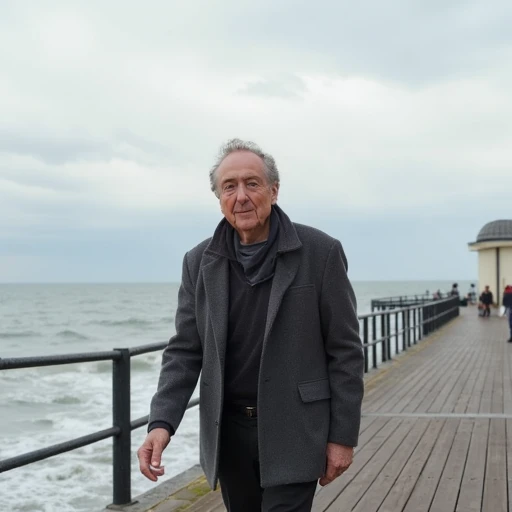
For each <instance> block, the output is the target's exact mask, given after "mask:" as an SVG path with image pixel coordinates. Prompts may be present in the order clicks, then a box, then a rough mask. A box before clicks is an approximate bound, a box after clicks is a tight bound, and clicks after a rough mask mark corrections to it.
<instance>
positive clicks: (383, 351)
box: [380, 315, 388, 363]
mask: <svg viewBox="0 0 512 512" xmlns="http://www.w3.org/2000/svg"><path fill="white" fill-rule="evenodd" d="M385 336H386V319H385V318H384V315H381V317H380V338H381V339H382V343H381V344H380V346H381V359H382V362H383V363H385V362H386V361H387V360H388V358H387V355H388V354H387V352H388V349H387V346H386V338H385Z"/></svg>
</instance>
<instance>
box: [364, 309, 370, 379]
mask: <svg viewBox="0 0 512 512" xmlns="http://www.w3.org/2000/svg"><path fill="white" fill-rule="evenodd" d="M363 347H364V373H368V369H369V368H368V318H363Z"/></svg>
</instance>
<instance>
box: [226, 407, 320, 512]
mask: <svg viewBox="0 0 512 512" xmlns="http://www.w3.org/2000/svg"><path fill="white" fill-rule="evenodd" d="M257 421H258V420H257V419H256V418H247V417H245V416H243V415H242V414H240V413H231V412H229V413H225V414H224V416H223V419H222V434H221V435H222V437H221V447H220V461H219V482H220V488H221V492H222V498H223V500H224V504H225V505H226V509H227V510H228V512H310V511H311V506H312V503H313V498H314V495H315V490H316V483H317V482H316V480H315V481H314V482H305V483H299V484H289V485H277V486H275V487H268V488H265V489H262V487H261V480H260V466H259V457H258V429H257V425H258V423H257Z"/></svg>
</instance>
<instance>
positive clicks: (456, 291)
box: [450, 283, 459, 297]
mask: <svg viewBox="0 0 512 512" xmlns="http://www.w3.org/2000/svg"><path fill="white" fill-rule="evenodd" d="M450 295H452V296H457V297H458V296H459V285H458V284H457V283H453V285H452V290H451V292H450Z"/></svg>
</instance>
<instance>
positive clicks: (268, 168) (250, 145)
mask: <svg viewBox="0 0 512 512" xmlns="http://www.w3.org/2000/svg"><path fill="white" fill-rule="evenodd" d="M235 151H250V152H251V153H254V154H255V155H257V156H259V157H260V158H261V159H262V160H263V167H264V169H265V174H266V175H267V180H268V182H269V184H270V185H279V171H278V170H277V165H276V161H275V160H274V157H273V156H271V155H269V154H268V153H265V152H264V151H263V150H262V149H261V148H260V147H259V146H258V145H257V144H255V143H254V142H251V141H246V140H241V139H231V140H228V141H227V142H226V143H225V144H223V145H222V146H221V148H220V150H219V154H218V156H217V160H216V162H215V164H214V165H213V167H212V168H211V170H210V187H211V189H212V192H214V193H215V195H216V196H217V197H219V191H218V190H217V170H218V169H219V166H220V164H221V163H222V161H223V160H224V158H226V157H227V156H228V155H229V154H231V153H234V152H235Z"/></svg>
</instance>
